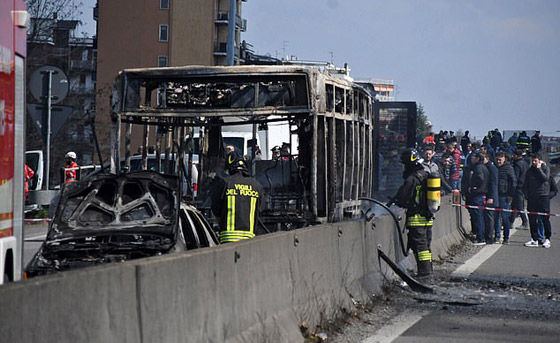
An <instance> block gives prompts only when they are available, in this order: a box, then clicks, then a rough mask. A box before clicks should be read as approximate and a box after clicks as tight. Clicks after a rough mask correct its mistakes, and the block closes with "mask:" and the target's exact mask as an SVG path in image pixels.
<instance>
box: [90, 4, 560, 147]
mask: <svg viewBox="0 0 560 343" xmlns="http://www.w3.org/2000/svg"><path fill="white" fill-rule="evenodd" d="M80 1H81V3H82V4H83V6H82V7H81V10H82V12H83V15H82V17H83V19H82V20H83V22H84V26H83V27H82V28H81V29H79V31H80V32H81V31H86V32H90V33H92V32H95V26H94V25H95V24H94V21H93V20H91V19H90V18H91V16H92V11H93V7H94V5H95V2H96V0H80ZM180 1H184V0H180ZM241 14H242V16H243V18H245V19H247V31H246V32H244V33H242V36H241V39H243V40H245V41H247V42H248V43H250V44H252V45H253V49H254V51H255V52H256V53H258V54H262V55H270V56H273V57H278V58H282V56H288V55H293V56H296V57H297V58H298V59H300V60H318V61H328V62H331V61H332V62H334V63H335V64H336V65H337V66H340V67H342V66H343V65H344V63H348V65H349V67H350V69H351V76H353V77H354V78H360V79H361V78H386V79H393V80H394V82H395V85H396V91H395V96H396V100H398V101H415V102H417V103H420V104H422V106H423V108H424V111H425V113H426V115H427V116H428V119H429V120H430V121H431V122H432V124H433V130H435V131H439V130H452V131H458V130H461V131H464V130H469V131H470V132H471V135H474V136H478V137H482V135H483V134H485V133H486V132H487V131H489V130H492V129H494V128H499V129H500V130H522V129H526V130H541V132H542V133H543V134H545V135H554V136H560V20H559V19H558V18H559V17H560V0H282V1H277V0H248V1H247V2H243V7H242V13H241Z"/></svg>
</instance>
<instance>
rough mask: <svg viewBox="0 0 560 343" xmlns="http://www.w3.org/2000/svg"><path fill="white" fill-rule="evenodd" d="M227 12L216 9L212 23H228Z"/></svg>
mask: <svg viewBox="0 0 560 343" xmlns="http://www.w3.org/2000/svg"><path fill="white" fill-rule="evenodd" d="M228 17H229V16H228V12H227V11H218V12H216V20H214V23H216V24H225V25H227V24H228Z"/></svg>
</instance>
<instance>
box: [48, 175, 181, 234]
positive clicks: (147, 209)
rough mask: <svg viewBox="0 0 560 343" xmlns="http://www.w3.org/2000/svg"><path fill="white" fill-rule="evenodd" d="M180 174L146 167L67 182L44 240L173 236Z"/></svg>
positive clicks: (175, 227) (175, 224)
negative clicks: (143, 169) (124, 172)
mask: <svg viewBox="0 0 560 343" xmlns="http://www.w3.org/2000/svg"><path fill="white" fill-rule="evenodd" d="M178 184H179V179H178V177H176V176H172V175H163V174H159V173H155V172H151V171H138V172H130V173H126V174H119V175H115V174H100V175H96V176H93V177H91V178H88V179H87V180H83V181H78V182H72V183H68V184H66V185H65V186H64V187H63V188H62V190H61V194H60V199H59V201H58V206H57V208H56V212H55V217H54V218H53V222H52V223H51V225H50V227H49V232H48V234H47V240H46V242H45V243H46V244H50V243H54V244H56V242H57V241H58V242H63V241H66V240H72V239H80V238H88V237H95V236H107V235H155V236H158V237H162V238H169V239H171V240H174V239H175V237H176V230H177V225H178V215H177V211H178V210H179V202H178V201H179V199H178V197H177V190H178Z"/></svg>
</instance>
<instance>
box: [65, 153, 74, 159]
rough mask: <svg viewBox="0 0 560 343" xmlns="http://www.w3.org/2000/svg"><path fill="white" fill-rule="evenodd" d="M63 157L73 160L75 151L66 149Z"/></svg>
mask: <svg viewBox="0 0 560 343" xmlns="http://www.w3.org/2000/svg"><path fill="white" fill-rule="evenodd" d="M64 158H71V159H73V160H75V159H76V153H75V152H73V151H68V152H67V153H66V156H64Z"/></svg>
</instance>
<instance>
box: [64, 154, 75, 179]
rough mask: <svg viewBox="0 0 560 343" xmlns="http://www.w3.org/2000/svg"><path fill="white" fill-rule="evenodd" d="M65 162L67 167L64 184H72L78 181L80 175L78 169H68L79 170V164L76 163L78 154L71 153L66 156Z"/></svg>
mask: <svg viewBox="0 0 560 343" xmlns="http://www.w3.org/2000/svg"><path fill="white" fill-rule="evenodd" d="M64 160H65V161H66V165H65V166H64V168H65V170H64V182H66V183H70V182H74V181H76V179H77V178H76V176H77V175H78V170H77V169H70V170H68V168H78V164H77V163H76V153H75V152H73V151H69V152H67V153H66V156H64Z"/></svg>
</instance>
